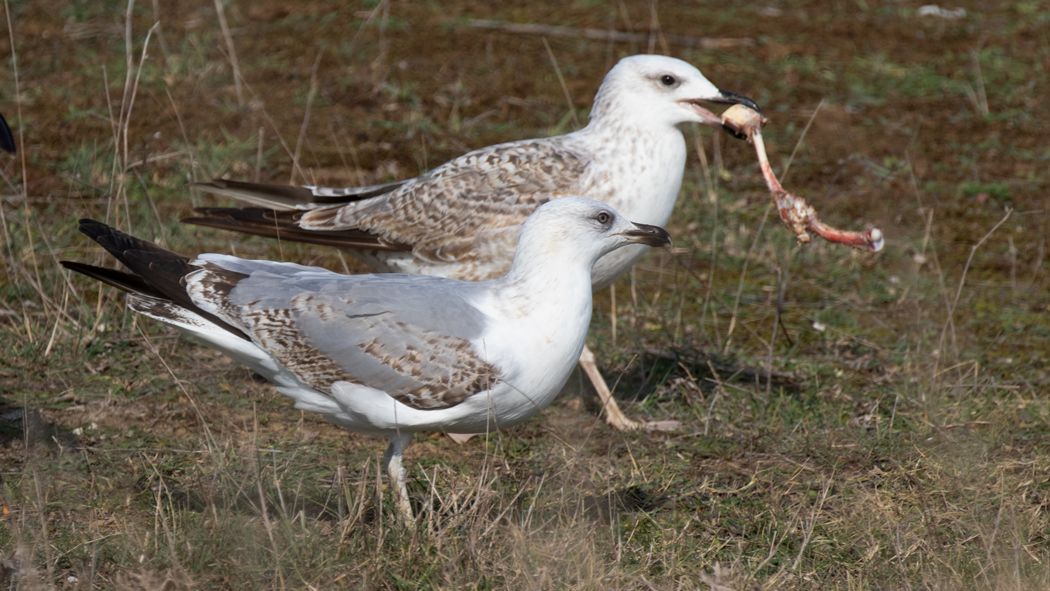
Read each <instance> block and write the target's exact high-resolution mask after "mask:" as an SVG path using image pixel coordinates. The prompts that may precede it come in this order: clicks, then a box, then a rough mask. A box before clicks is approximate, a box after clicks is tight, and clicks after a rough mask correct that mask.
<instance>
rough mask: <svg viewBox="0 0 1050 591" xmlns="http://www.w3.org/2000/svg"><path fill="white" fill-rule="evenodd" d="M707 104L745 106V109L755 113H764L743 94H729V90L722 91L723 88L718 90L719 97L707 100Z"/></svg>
mask: <svg viewBox="0 0 1050 591" xmlns="http://www.w3.org/2000/svg"><path fill="white" fill-rule="evenodd" d="M707 102H709V103H718V104H721V105H744V106H745V107H747V108H749V109H751V110H753V111H759V112H761V111H762V109H759V108H758V105H756V104H755V101H753V100H751V99H749V98H747V97H746V96H744V95H742V94H737V93H735V92H729V91H728V90H722V89H721V88H719V89H718V96H717V97H715V98H710V99H707Z"/></svg>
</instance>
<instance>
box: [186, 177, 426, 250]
mask: <svg viewBox="0 0 1050 591" xmlns="http://www.w3.org/2000/svg"><path fill="white" fill-rule="evenodd" d="M286 188H288V189H297V188H299V187H286ZM193 211H195V212H196V213H198V214H200V215H199V216H198V217H190V218H183V219H182V220H179V221H181V222H182V223H184V224H193V225H196V226H205V227H208V228H218V229H220V230H232V231H234V232H241V233H243V234H253V235H255V236H264V237H266V238H277V239H280V240H290V241H293V242H306V243H309V244H320V245H323V246H341V247H344V248H364V249H369V250H392V251H393V250H401V251H408V250H412V249H411V247H409V246H407V245H404V244H397V243H393V242H386V241H384V240H382V239H381V238H380V237H379V236H376V235H375V234H371V233H369V232H366V231H364V230H359V229H353V230H332V231H327V232H326V231H317V230H304V229H302V228H300V227H299V226H298V221H299V217H300V216H302V214H303V212H301V211H277V210H274V209H269V208H265V207H243V208H239V207H198V208H196V209H194V210H193Z"/></svg>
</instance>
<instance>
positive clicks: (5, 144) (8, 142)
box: [0, 114, 17, 154]
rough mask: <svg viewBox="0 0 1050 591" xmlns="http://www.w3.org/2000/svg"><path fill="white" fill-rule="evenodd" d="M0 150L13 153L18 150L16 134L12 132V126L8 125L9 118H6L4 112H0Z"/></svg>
mask: <svg viewBox="0 0 1050 591" xmlns="http://www.w3.org/2000/svg"><path fill="white" fill-rule="evenodd" d="M0 150H3V151H5V152H10V153H11V154H14V153H15V152H16V151H17V148H16V146H15V136H14V134H12V133H11V128H10V127H9V126H8V125H7V120H6V119H4V116H3V114H0Z"/></svg>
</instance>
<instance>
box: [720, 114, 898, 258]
mask: <svg viewBox="0 0 1050 591" xmlns="http://www.w3.org/2000/svg"><path fill="white" fill-rule="evenodd" d="M765 123H766V118H765V117H763V116H762V115H761V114H760V113H759V112H758V111H755V110H753V109H750V108H748V107H745V106H744V105H733V106H732V107H730V108H728V109H726V111H725V112H724V113H722V125H723V126H724V127H725V128H726V129H727V130H728V131H729V132H730V133H732V134H734V135H736V136H737V137H741V136H742V137H746V138H747V141H748V142H749V143H751V144H754V146H755V153H756V154H758V164H759V166H760V167H761V168H762V176H764V177H765V179H766V185H767V186H768V187H769V193H770V194H771V195H772V196H773V201H774V203H775V204H776V206H777V211H778V212H779V213H780V219H781V220H782V221H783V222H784V225H786V226H787V227H788V228H790V229H791V231H792V232H794V233H795V238H796V240H798V242H799V243H800V244H801V243H804V242H809V241H810V240H811V238H810V236H809V232H813V233H814V234H816V235H817V236H820V237H821V238H823V239H825V240H827V241H829V242H838V243H841V244H847V245H849V246H852V247H854V248H859V249H861V250H868V251H871V252H878V251H880V250H882V247H883V245H884V244H885V243H884V242H883V240H882V232H881V231H880V230H879V229H878V228H872V229H870V230H868V231H867V232H846V231H843V230H836V229H835V228H832V227H829V226H827V225H825V224H824V223H823V222H821V221H820V218H818V217H817V212H816V210H814V209H813V207H812V206H810V205H807V204H806V202H805V200H803V199H802V198H801V197H797V196H795V195H792V194H791V193H788V192H787V191H785V190H784V187H782V186H781V185H780V181H778V180H777V177H776V176H774V175H773V168H772V167H771V166H770V165H769V159H768V158H767V157H766V147H765V145H764V144H763V143H762V126H763V125H764V124H765Z"/></svg>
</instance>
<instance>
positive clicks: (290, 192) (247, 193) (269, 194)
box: [190, 179, 406, 211]
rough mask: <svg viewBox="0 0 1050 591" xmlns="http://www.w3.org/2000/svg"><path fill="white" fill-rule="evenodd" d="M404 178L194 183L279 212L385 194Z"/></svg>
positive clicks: (326, 205)
mask: <svg viewBox="0 0 1050 591" xmlns="http://www.w3.org/2000/svg"><path fill="white" fill-rule="evenodd" d="M405 182H406V181H398V182H396V183H386V184H383V185H369V186H367V187H350V188H346V189H343V188H335V187H311V186H304V187H296V186H292V185H271V184H267V183H246V182H244V181H230V180H226V179H213V180H211V181H209V182H206V183H193V184H192V185H190V186H191V187H192V188H194V189H199V190H201V191H205V192H208V193H214V194H216V195H223V196H226V197H232V198H234V199H237V200H239V201H244V202H245V203H250V204H252V205H256V206H259V207H265V208H268V209H276V210H278V211H309V210H311V209H318V208H322V207H332V206H337V205H345V204H347V203H353V202H355V201H361V200H363V199H371V198H372V197H379V196H381V195H385V194H387V193H389V192H391V191H393V190H395V189H397V188H398V187H400V186H401V185H403V184H405Z"/></svg>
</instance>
